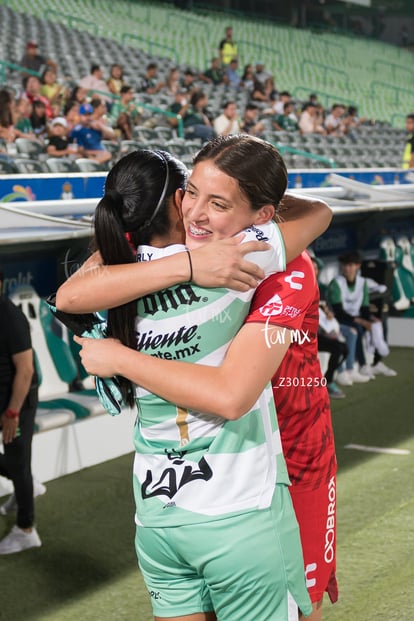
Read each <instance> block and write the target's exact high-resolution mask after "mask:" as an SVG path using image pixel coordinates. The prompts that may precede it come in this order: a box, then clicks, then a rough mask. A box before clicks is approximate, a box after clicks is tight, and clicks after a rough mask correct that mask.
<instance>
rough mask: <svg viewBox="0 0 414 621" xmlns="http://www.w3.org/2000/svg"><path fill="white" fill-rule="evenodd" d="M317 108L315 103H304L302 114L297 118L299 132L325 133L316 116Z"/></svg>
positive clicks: (304, 133)
mask: <svg viewBox="0 0 414 621" xmlns="http://www.w3.org/2000/svg"><path fill="white" fill-rule="evenodd" d="M317 114H318V110H317V107H316V105H315V104H313V103H310V102H307V103H306V104H305V105H304V108H303V110H302V114H301V115H300V118H299V129H300V133H301V134H303V135H306V134H326V131H325V129H324V128H323V127H322V125H321V123H320V122H319V118H318V116H317Z"/></svg>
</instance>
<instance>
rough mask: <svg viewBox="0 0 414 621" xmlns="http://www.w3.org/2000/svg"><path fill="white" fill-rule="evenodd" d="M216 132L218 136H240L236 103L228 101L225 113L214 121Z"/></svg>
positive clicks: (224, 105) (225, 105)
mask: <svg viewBox="0 0 414 621" xmlns="http://www.w3.org/2000/svg"><path fill="white" fill-rule="evenodd" d="M213 127H214V131H215V132H216V134H217V135H218V136H229V135H230V134H240V120H239V113H238V111H237V105H236V102H235V101H226V102H225V103H224V104H223V112H222V113H221V114H220V115H219V116H218V117H217V118H215V119H214V122H213Z"/></svg>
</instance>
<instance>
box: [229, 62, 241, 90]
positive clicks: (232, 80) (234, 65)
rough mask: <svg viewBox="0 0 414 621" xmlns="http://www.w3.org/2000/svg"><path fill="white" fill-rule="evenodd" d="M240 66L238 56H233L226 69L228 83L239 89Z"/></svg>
mask: <svg viewBox="0 0 414 621" xmlns="http://www.w3.org/2000/svg"><path fill="white" fill-rule="evenodd" d="M238 67H239V61H238V60H237V58H233V59H232V60H231V61H230V63H229V65H228V66H227V69H226V76H227V80H228V85H229V86H231V87H232V88H235V89H238V88H239V87H240V83H241V77H240V76H239V74H238Z"/></svg>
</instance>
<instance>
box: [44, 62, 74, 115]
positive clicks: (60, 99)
mask: <svg viewBox="0 0 414 621" xmlns="http://www.w3.org/2000/svg"><path fill="white" fill-rule="evenodd" d="M40 94H41V95H42V96H43V97H46V99H47V100H48V101H49V103H50V105H51V107H52V109H53V113H54V115H55V116H57V115H59V114H61V113H62V109H63V103H64V101H65V100H66V99H67V98H68V96H69V92H68V89H67V88H66V87H65V86H64V85H63V84H59V82H58V81H57V76H56V72H55V71H54V69H52V68H51V67H46V69H45V70H44V71H43V73H42V78H41V87H40Z"/></svg>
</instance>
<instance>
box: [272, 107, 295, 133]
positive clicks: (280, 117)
mask: <svg viewBox="0 0 414 621" xmlns="http://www.w3.org/2000/svg"><path fill="white" fill-rule="evenodd" d="M272 127H273V129H275V130H276V131H285V132H295V131H297V130H298V129H299V126H298V120H297V118H296V115H295V113H294V111H293V103H292V102H291V101H287V102H286V103H285V104H283V114H275V115H274V116H273V117H272Z"/></svg>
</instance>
